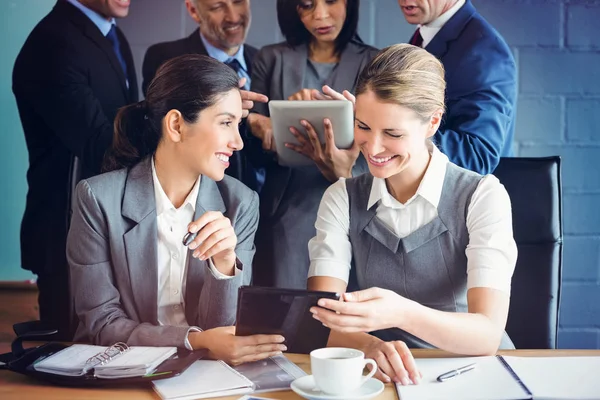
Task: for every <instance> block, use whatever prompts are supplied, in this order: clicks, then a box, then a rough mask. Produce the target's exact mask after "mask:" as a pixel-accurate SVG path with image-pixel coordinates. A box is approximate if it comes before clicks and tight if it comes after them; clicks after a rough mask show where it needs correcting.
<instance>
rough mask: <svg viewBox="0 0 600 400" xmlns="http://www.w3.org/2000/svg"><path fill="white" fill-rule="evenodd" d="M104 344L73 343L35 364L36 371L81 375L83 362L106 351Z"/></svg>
mask: <svg viewBox="0 0 600 400" xmlns="http://www.w3.org/2000/svg"><path fill="white" fill-rule="evenodd" d="M106 349H107V347H105V346H92V345H87V344H74V345H72V346H69V347H67V348H65V349H63V350H61V351H59V352H58V353H56V354H53V355H51V356H50V357H48V358H45V359H43V360H42V361H40V362H38V363H37V364H35V365H34V366H33V367H34V368H35V369H36V371H41V372H49V373H53V374H59V375H68V376H79V375H83V368H84V366H85V362H86V361H87V360H88V359H89V358H90V357H93V356H95V355H96V354H98V353H102V352H104V351H106Z"/></svg>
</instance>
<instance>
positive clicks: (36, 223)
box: [13, 0, 138, 340]
mask: <svg viewBox="0 0 600 400" xmlns="http://www.w3.org/2000/svg"><path fill="white" fill-rule="evenodd" d="M129 4H130V0H59V1H57V2H56V5H55V6H54V8H53V9H52V11H50V13H49V14H48V15H47V16H46V17H44V19H42V20H41V21H40V23H38V25H37V26H36V27H35V28H34V29H33V31H32V32H31V34H30V35H29V37H28V38H27V41H26V42H25V44H24V45H23V48H22V49H21V51H20V53H19V55H18V57H17V60H16V62H15V66H14V70H13V92H14V94H15V98H16V101H17V107H18V109H19V115H20V117H21V123H22V125H23V131H24V133H25V140H26V142H27V150H28V152H29V169H28V171H27V183H28V185H29V190H28V193H27V203H26V206H25V214H24V215H23V222H22V223H21V266H22V267H23V268H24V269H27V270H30V271H32V272H33V273H35V274H36V275H37V286H38V289H39V298H38V302H39V313H40V321H41V323H37V324H34V323H29V324H23V325H22V328H23V331H20V332H24V331H34V330H36V331H37V330H46V329H48V330H54V329H58V331H59V335H58V336H56V337H55V338H56V339H61V340H71V339H72V330H73V328H74V324H72V323H71V318H72V317H73V313H72V312H71V311H70V308H71V301H70V297H69V294H70V290H69V275H68V270H69V267H68V264H67V259H66V253H65V252H66V250H65V249H66V239H67V231H68V228H69V220H70V204H71V194H72V193H71V192H72V189H73V188H74V184H75V183H77V182H76V181H77V179H78V178H87V177H90V176H92V175H96V174H98V173H100V172H101V165H102V161H103V158H104V153H105V151H106V149H107V148H108V147H109V146H110V144H111V142H112V138H113V121H114V119H115V116H116V114H117V111H118V109H119V108H120V107H123V106H125V105H127V104H129V103H132V102H135V101H137V94H138V87H137V81H136V76H135V68H134V65H133V58H132V55H131V50H130V47H129V44H128V43H127V40H126V39H125V36H124V35H123V33H122V32H121V30H120V29H119V28H117V26H116V23H115V18H123V17H126V16H127V14H128V12H129ZM73 289H74V290H85V288H73Z"/></svg>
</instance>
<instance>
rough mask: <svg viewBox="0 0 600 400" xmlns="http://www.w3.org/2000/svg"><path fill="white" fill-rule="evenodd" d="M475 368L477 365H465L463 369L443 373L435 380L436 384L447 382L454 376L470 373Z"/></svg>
mask: <svg viewBox="0 0 600 400" xmlns="http://www.w3.org/2000/svg"><path fill="white" fill-rule="evenodd" d="M475 366H477V364H475V363H473V364H469V365H465V366H464V367H460V368H457V369H453V370H452V371H448V372H446V373H443V374H441V375H440V376H438V377H437V380H438V382H444V381H447V380H448V379H450V378H454V377H455V376H458V375H460V374H464V373H465V372H467V371H471V370H473V369H475Z"/></svg>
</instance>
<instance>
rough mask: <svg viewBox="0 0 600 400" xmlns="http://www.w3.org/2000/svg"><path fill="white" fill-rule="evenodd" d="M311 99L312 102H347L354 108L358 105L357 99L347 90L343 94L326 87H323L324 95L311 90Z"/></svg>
mask: <svg viewBox="0 0 600 400" xmlns="http://www.w3.org/2000/svg"><path fill="white" fill-rule="evenodd" d="M311 99H312V100H347V101H349V102H351V103H352V106H353V107H352V108H354V106H355V105H356V97H355V96H354V95H353V94H352V93H350V92H349V91H347V90H344V91H343V92H342V93H340V92H336V91H335V90H333V89H332V88H331V87H329V86H327V85H325V86H323V93H321V92H319V91H318V90H316V89H313V90H311Z"/></svg>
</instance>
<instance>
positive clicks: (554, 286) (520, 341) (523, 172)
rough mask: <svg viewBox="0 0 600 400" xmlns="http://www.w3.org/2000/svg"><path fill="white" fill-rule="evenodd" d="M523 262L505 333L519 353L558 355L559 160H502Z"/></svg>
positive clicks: (514, 285) (519, 261)
mask: <svg viewBox="0 0 600 400" xmlns="http://www.w3.org/2000/svg"><path fill="white" fill-rule="evenodd" d="M494 175H495V176H496V177H498V179H499V180H500V182H501V183H502V184H503V185H504V187H505V188H506V190H507V191H508V194H509V196H510V200H511V203H512V215H513V234H514V237H515V241H516V242H517V247H518V250H519V256H518V259H517V266H516V268H515V273H514V275H513V279H512V290H511V301H510V310H509V314H508V323H507V326H506V331H507V333H508V335H509V336H510V338H511V339H512V340H513V342H514V344H515V346H516V347H517V348H520V349H554V348H556V342H557V334H558V315H559V307H560V292H561V275H562V242H563V239H562V206H561V203H562V193H561V177H560V157H558V156H556V157H543V158H502V159H501V160H500V164H499V165H498V167H497V168H496V171H494Z"/></svg>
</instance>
